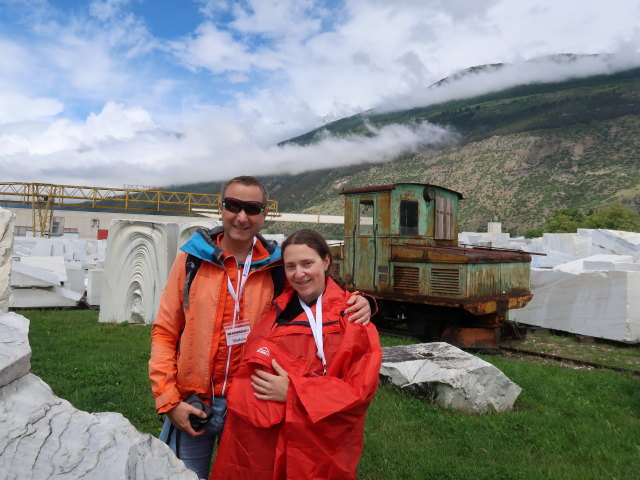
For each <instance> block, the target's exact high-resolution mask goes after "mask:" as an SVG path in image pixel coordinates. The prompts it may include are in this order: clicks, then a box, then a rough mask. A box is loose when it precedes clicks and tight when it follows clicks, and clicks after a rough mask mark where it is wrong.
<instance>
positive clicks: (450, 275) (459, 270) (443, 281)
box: [426, 263, 466, 298]
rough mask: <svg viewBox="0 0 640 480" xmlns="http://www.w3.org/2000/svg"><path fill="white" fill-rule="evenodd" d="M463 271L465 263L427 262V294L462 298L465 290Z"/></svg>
mask: <svg viewBox="0 0 640 480" xmlns="http://www.w3.org/2000/svg"><path fill="white" fill-rule="evenodd" d="M465 271H466V266H465V265H448V264H444V263H430V264H427V272H428V284H427V292H426V293H427V295H431V296H433V297H445V298H446V297H451V298H462V297H463V296H464V292H465V290H466V278H465V277H466V274H465Z"/></svg>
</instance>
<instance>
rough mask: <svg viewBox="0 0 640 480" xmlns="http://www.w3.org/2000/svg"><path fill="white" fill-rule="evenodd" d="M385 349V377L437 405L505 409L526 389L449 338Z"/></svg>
mask: <svg viewBox="0 0 640 480" xmlns="http://www.w3.org/2000/svg"><path fill="white" fill-rule="evenodd" d="M382 352H383V356H382V367H381V368H380V376H381V377H382V379H384V380H388V381H390V382H391V383H393V384H394V385H396V386H398V387H400V388H402V389H403V390H407V391H409V392H412V393H413V394H415V395H416V396H419V397H422V398H425V399H426V400H428V401H429V402H431V403H434V404H436V405H441V406H445V407H452V408H455V409H457V410H462V411H464V412H468V413H488V412H505V411H508V410H511V408H512V407H513V404H514V402H515V401H516V399H517V398H518V395H520V392H521V391H522V389H521V388H520V387H519V386H518V385H516V384H515V383H514V382H512V381H511V380H509V378H507V376H506V375H505V374H504V373H502V372H501V371H500V370H499V369H498V368H496V367H495V366H493V365H491V364H490V363H488V362H485V361H484V360H482V359H480V358H478V357H476V356H474V355H471V354H470V353H467V352H465V351H463V350H461V349H459V348H457V347H454V346H453V345H450V344H448V343H445V342H434V343H420V344H415V345H401V346H397V347H385V348H383V349H382Z"/></svg>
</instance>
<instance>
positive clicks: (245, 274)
mask: <svg viewBox="0 0 640 480" xmlns="http://www.w3.org/2000/svg"><path fill="white" fill-rule="evenodd" d="M256 240H257V238H256V237H253V245H252V246H251V250H250V251H249V253H248V254H247V258H246V259H245V260H244V268H243V269H242V276H241V275H240V271H238V293H236V291H235V290H234V289H233V284H232V283H231V279H230V278H229V277H227V288H228V289H229V293H230V294H231V297H232V298H233V301H234V302H235V307H234V309H233V323H232V325H233V326H235V325H236V320H237V319H238V315H239V314H240V299H241V298H242V292H243V291H244V284H245V283H246V282H247V277H248V276H249V270H250V269H251V259H252V258H253V247H255V245H256Z"/></svg>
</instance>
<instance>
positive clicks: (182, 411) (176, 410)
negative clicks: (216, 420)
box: [167, 402, 207, 437]
mask: <svg viewBox="0 0 640 480" xmlns="http://www.w3.org/2000/svg"><path fill="white" fill-rule="evenodd" d="M191 414H194V415H197V416H198V417H200V418H206V417H207V414H206V413H204V412H203V411H202V410H198V409H197V408H196V407H194V406H191V405H189V404H188V403H186V402H180V403H179V404H178V405H176V406H175V407H173V408H172V409H171V410H169V411H168V412H167V416H168V417H169V420H171V423H172V424H173V426H174V427H176V428H177V429H178V430H182V431H183V432H186V433H188V434H189V435H191V436H192V437H199V436H200V435H202V434H204V432H205V430H204V428H202V429H200V430H198V431H196V430H194V429H193V428H192V427H191V423H190V422H189V415H191Z"/></svg>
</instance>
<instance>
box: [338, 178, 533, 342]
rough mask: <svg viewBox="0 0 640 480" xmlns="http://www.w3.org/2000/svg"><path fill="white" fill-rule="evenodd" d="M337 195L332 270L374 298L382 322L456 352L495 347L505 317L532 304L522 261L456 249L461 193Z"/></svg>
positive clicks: (382, 190) (393, 190)
mask: <svg viewBox="0 0 640 480" xmlns="http://www.w3.org/2000/svg"><path fill="white" fill-rule="evenodd" d="M342 194H344V196H345V234H344V244H343V245H342V246H340V247H333V249H332V254H333V257H334V263H335V267H334V268H336V270H337V271H336V273H339V274H340V275H341V276H342V277H343V278H344V279H345V281H346V282H347V284H348V285H349V286H350V287H351V288H353V289H357V290H361V291H363V292H367V293H370V294H372V295H373V296H375V297H376V299H378V302H379V304H380V306H381V307H382V308H381V310H382V314H383V315H384V316H386V317H389V318H394V317H395V318H399V317H400V318H405V319H407V320H408V321H409V323H410V324H411V325H412V328H413V330H414V331H416V332H417V333H427V332H430V333H431V334H432V336H434V335H433V333H434V332H436V333H437V335H435V336H436V337H444V338H445V339H447V340H450V341H451V343H455V344H458V345H460V346H495V341H492V340H491V336H492V335H494V334H495V332H494V331H493V330H494V329H497V328H498V327H499V326H500V323H501V321H503V320H504V318H505V315H506V312H507V311H508V310H509V309H510V308H520V307H523V306H524V305H526V303H527V302H528V301H529V299H530V298H531V293H530V286H529V266H530V262H531V257H530V256H529V255H528V254H526V253H523V252H515V251H498V250H487V249H478V248H462V247H458V240H457V239H458V203H459V201H460V200H461V199H462V195H461V194H460V193H458V192H454V191H452V190H449V189H447V188H443V187H438V186H435V185H428V184H415V183H397V184H390V185H380V186H374V187H365V188H354V189H347V190H344V191H343V192H342ZM474 329H480V330H478V331H475V330H474ZM487 329H488V330H491V331H490V332H488V331H486V330H487ZM469 332H471V333H469Z"/></svg>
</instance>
